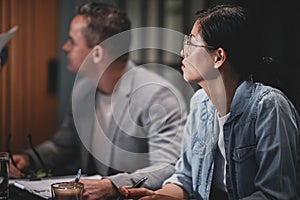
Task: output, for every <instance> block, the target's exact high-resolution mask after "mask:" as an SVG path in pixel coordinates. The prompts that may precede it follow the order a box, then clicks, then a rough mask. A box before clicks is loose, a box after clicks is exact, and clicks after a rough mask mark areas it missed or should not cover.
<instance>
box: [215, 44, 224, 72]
mask: <svg viewBox="0 0 300 200" xmlns="http://www.w3.org/2000/svg"><path fill="white" fill-rule="evenodd" d="M226 58H227V54H226V52H225V51H224V49H223V48H218V49H217V50H215V53H214V67H215V68H216V69H219V68H220V67H221V66H222V65H223V63H224V62H225V60H226Z"/></svg>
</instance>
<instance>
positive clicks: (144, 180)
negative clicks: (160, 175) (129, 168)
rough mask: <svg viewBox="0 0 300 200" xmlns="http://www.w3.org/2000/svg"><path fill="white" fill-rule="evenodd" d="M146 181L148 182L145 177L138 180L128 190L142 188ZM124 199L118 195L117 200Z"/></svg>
mask: <svg viewBox="0 0 300 200" xmlns="http://www.w3.org/2000/svg"><path fill="white" fill-rule="evenodd" d="M146 180H148V177H147V176H145V177H143V178H141V179H140V180H138V181H137V182H136V183H135V184H133V185H132V186H131V187H130V188H129V189H131V188H140V187H142V185H143V184H144V183H145V182H146ZM124 198H125V197H124V196H123V195H120V196H119V198H118V199H117V200H123V199H124Z"/></svg>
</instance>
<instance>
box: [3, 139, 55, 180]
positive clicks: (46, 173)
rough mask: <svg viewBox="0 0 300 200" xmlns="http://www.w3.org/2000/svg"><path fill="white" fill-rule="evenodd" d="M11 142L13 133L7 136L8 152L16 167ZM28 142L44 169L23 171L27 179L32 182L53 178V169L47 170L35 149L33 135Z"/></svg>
mask: <svg viewBox="0 0 300 200" xmlns="http://www.w3.org/2000/svg"><path fill="white" fill-rule="evenodd" d="M10 140H11V133H8V136H7V141H6V150H7V152H8V153H9V156H10V159H11V162H12V164H13V165H14V166H15V167H16V168H18V167H17V165H16V162H15V160H14V159H13V156H12V152H11V149H10ZM28 141H29V146H30V148H31V149H32V151H33V153H34V154H35V155H36V157H37V158H38V160H39V162H40V163H41V165H42V167H43V169H39V170H37V171H33V170H26V171H25V170H21V171H22V172H23V173H24V174H26V178H29V179H30V180H36V179H40V178H46V177H51V176H52V173H51V169H47V168H46V165H45V163H44V162H43V160H42V158H41V155H40V154H39V153H38V151H37V150H36V149H35V148H34V146H33V143H32V138H31V135H30V134H29V135H28Z"/></svg>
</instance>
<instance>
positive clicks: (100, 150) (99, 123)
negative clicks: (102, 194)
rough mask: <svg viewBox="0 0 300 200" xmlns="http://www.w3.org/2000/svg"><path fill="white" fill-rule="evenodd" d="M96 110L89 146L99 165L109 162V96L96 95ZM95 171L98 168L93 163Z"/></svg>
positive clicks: (96, 164) (110, 110)
mask: <svg viewBox="0 0 300 200" xmlns="http://www.w3.org/2000/svg"><path fill="white" fill-rule="evenodd" d="M95 104H96V106H95V109H96V113H95V115H96V118H95V119H96V120H95V122H94V131H93V137H92V144H91V153H92V155H93V156H94V158H95V159H97V160H98V161H100V162H101V163H107V161H108V160H109V154H107V153H106V152H107V149H108V148H109V146H110V144H109V143H108V142H107V140H108V139H107V138H106V137H107V136H106V134H105V133H106V131H107V129H108V126H109V123H110V120H111V115H112V109H111V95H106V94H103V93H101V92H97V93H96V100H95ZM94 163H95V167H96V169H98V168H100V166H99V167H98V162H94Z"/></svg>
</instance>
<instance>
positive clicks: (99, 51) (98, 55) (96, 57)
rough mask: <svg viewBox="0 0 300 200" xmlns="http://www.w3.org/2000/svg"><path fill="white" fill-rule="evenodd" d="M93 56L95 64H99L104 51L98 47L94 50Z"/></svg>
mask: <svg viewBox="0 0 300 200" xmlns="http://www.w3.org/2000/svg"><path fill="white" fill-rule="evenodd" d="M92 56H93V61H94V63H99V62H101V60H102V59H103V56H104V50H103V48H102V47H101V46H99V45H96V46H95V47H94V48H93V50H92Z"/></svg>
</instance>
